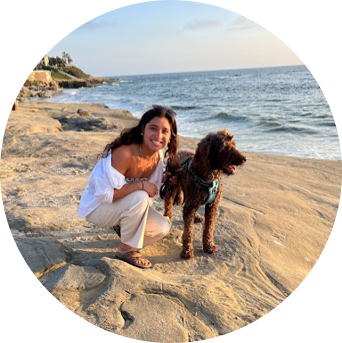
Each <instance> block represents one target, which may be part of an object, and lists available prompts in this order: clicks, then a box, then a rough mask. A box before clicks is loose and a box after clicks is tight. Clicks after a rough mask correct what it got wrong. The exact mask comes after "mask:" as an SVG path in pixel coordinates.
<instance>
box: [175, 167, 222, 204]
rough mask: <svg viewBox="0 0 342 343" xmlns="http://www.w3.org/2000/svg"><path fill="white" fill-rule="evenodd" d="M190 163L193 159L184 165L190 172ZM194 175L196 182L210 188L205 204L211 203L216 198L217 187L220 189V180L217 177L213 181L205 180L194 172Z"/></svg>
mask: <svg viewBox="0 0 342 343" xmlns="http://www.w3.org/2000/svg"><path fill="white" fill-rule="evenodd" d="M190 165H191V160H190V161H188V162H187V163H186V164H184V165H183V166H182V167H183V168H187V169H188V170H189V172H190ZM190 173H191V172H190ZM191 174H192V173H191ZM192 176H193V178H194V181H195V182H196V183H198V184H199V185H202V186H204V187H207V188H208V190H209V196H208V199H207V200H206V201H205V203H204V204H203V205H207V204H211V203H212V202H213V201H214V200H215V198H216V195H217V189H218V186H219V183H220V182H219V180H218V179H216V180H214V181H213V182H205V181H204V180H203V179H201V178H200V177H198V176H197V175H194V174H192Z"/></svg>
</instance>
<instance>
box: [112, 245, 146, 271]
mask: <svg viewBox="0 0 342 343" xmlns="http://www.w3.org/2000/svg"><path fill="white" fill-rule="evenodd" d="M115 256H116V257H117V258H118V259H120V260H122V261H125V262H127V263H129V264H131V265H133V266H136V267H139V268H151V267H152V264H151V262H150V261H149V260H147V259H146V258H144V257H143V256H142V255H141V253H140V251H139V250H137V249H134V248H133V247H131V246H129V245H127V244H124V243H121V244H120V245H119V247H118V251H117V252H116V253H115Z"/></svg>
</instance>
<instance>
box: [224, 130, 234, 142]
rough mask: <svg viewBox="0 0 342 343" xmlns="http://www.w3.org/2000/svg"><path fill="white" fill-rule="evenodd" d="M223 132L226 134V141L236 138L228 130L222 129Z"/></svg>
mask: <svg viewBox="0 0 342 343" xmlns="http://www.w3.org/2000/svg"><path fill="white" fill-rule="evenodd" d="M221 132H222V133H223V134H224V136H225V139H226V140H228V141H229V140H232V139H233V138H234V136H233V135H232V134H231V133H230V132H228V131H227V129H222V130H221Z"/></svg>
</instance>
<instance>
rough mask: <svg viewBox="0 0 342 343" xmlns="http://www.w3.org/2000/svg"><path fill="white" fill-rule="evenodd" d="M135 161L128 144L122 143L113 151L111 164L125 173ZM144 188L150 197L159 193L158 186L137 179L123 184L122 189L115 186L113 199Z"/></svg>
mask: <svg viewBox="0 0 342 343" xmlns="http://www.w3.org/2000/svg"><path fill="white" fill-rule="evenodd" d="M132 161H133V153H132V150H131V148H130V146H128V145H121V146H120V147H118V148H116V149H115V150H114V151H112V157H111V164H112V167H113V168H115V169H116V170H117V171H118V172H119V173H121V174H122V175H125V174H126V172H127V171H128V169H129V167H130V166H131V163H132ZM140 190H144V191H146V192H147V193H148V195H149V196H150V197H154V196H155V195H157V193H158V188H157V186H156V185H155V184H154V183H152V182H148V181H136V182H132V183H127V184H125V185H123V186H122V187H121V188H120V189H116V188H114V196H113V201H114V200H118V199H121V198H123V197H125V196H126V195H128V194H131V193H133V192H135V191H140Z"/></svg>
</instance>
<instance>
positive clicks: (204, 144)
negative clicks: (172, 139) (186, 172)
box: [192, 135, 211, 175]
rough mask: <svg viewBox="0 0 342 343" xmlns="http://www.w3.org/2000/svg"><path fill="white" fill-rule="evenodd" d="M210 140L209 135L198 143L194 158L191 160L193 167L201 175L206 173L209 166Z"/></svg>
mask: <svg viewBox="0 0 342 343" xmlns="http://www.w3.org/2000/svg"><path fill="white" fill-rule="evenodd" d="M210 140H211V139H210V135H209V136H207V137H206V138H204V139H202V140H201V141H200V142H199V143H198V145H197V149H196V153H195V156H194V159H193V160H192V165H193V167H194V168H195V169H196V170H197V171H199V172H201V174H203V175H205V174H207V172H208V170H209V168H210V164H209V163H210V161H209V153H210V147H211V144H210Z"/></svg>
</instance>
